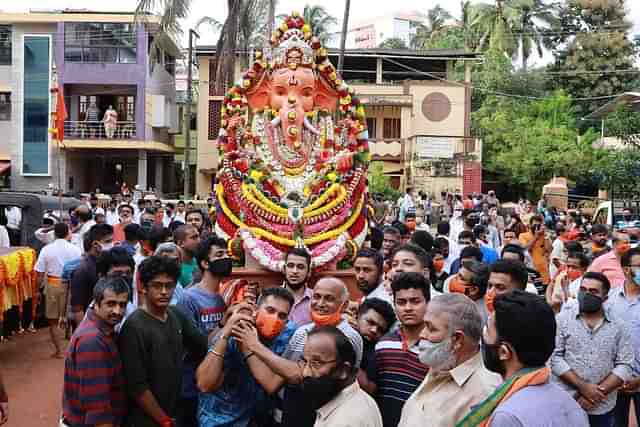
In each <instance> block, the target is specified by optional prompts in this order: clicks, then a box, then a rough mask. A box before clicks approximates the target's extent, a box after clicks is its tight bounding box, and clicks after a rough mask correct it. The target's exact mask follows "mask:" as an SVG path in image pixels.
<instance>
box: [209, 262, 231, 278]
mask: <svg viewBox="0 0 640 427" xmlns="http://www.w3.org/2000/svg"><path fill="white" fill-rule="evenodd" d="M231 270H233V260H232V259H231V258H220V259H217V260H215V261H209V273H211V274H213V275H214V276H219V277H229V276H231Z"/></svg>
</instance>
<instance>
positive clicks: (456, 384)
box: [399, 294, 501, 427]
mask: <svg viewBox="0 0 640 427" xmlns="http://www.w3.org/2000/svg"><path fill="white" fill-rule="evenodd" d="M424 324H425V327H424V329H423V330H422V333H421V335H420V338H421V339H422V340H421V341H420V345H419V348H420V355H419V358H420V362H421V363H423V364H425V365H426V366H428V367H429V368H430V371H429V373H428V374H427V376H426V378H425V379H424V381H423V382H422V384H420V386H419V387H418V388H417V389H416V391H415V392H413V394H412V395H411V397H410V398H409V400H407V402H406V403H405V404H404V407H403V409H402V418H401V419H400V424H399V427H413V426H417V425H421V426H425V427H445V426H451V425H455V423H457V422H458V421H460V420H461V419H462V418H464V416H465V415H466V414H467V413H468V412H469V410H470V409H471V407H473V406H475V405H477V404H478V403H480V402H482V401H483V400H484V399H486V398H487V397H488V396H489V395H490V394H491V393H492V392H493V391H494V390H495V388H496V387H497V386H498V385H499V384H500V382H501V381H500V376H499V375H497V374H495V373H492V372H490V371H489V370H487V369H486V368H485V367H484V364H483V363H482V355H481V354H480V335H481V334H482V321H481V316H480V313H479V312H478V309H477V307H476V304H475V303H474V302H473V301H472V300H471V299H470V298H468V297H466V296H464V295H461V294H444V295H438V296H436V297H434V298H433V299H432V300H431V301H430V302H429V305H428V306H427V311H426V313H425V315H424Z"/></svg>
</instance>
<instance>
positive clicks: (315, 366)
mask: <svg viewBox="0 0 640 427" xmlns="http://www.w3.org/2000/svg"><path fill="white" fill-rule="evenodd" d="M337 361H338V359H333V360H324V361H322V360H305V359H300V360H298V362H297V363H298V367H300V370H301V371H302V370H303V369H304V368H306V367H307V366H309V368H310V369H311V370H312V371H314V372H318V371H319V370H320V369H322V367H323V366H326V365H328V364H330V363H335V362H337Z"/></svg>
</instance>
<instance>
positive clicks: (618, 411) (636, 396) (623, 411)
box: [613, 392, 640, 427]
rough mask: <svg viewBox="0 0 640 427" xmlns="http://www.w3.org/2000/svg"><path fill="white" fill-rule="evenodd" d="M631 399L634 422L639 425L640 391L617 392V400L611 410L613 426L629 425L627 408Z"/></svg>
mask: <svg viewBox="0 0 640 427" xmlns="http://www.w3.org/2000/svg"><path fill="white" fill-rule="evenodd" d="M632 400H633V407H634V409H635V410H636V422H637V424H638V425H640V393H623V392H618V400H617V401H616V407H615V409H614V410H613V413H614V419H615V424H614V425H615V427H629V408H630V407H631V401H632Z"/></svg>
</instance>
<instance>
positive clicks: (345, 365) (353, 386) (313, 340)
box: [300, 326, 382, 427]
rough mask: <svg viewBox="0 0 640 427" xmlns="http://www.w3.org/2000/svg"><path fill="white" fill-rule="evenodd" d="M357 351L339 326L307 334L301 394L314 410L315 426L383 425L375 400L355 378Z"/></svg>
mask: <svg viewBox="0 0 640 427" xmlns="http://www.w3.org/2000/svg"><path fill="white" fill-rule="evenodd" d="M356 365H357V352H356V350H355V349H354V348H353V345H352V344H351V342H350V341H349V339H348V338H347V337H346V336H345V335H344V333H342V332H341V331H340V330H339V329H337V328H336V327H333V326H324V327H320V328H317V329H314V330H313V331H311V332H310V333H309V336H308V338H307V342H306V344H305V346H304V355H303V357H302V359H301V360H300V366H301V367H302V376H303V380H302V394H303V396H304V397H305V398H306V399H307V400H308V401H309V402H311V406H312V407H313V408H314V410H315V411H316V413H317V418H316V422H315V424H314V427H352V426H359V427H382V419H381V417H380V411H379V410H378V407H377V406H376V402H375V401H374V400H373V399H372V398H371V397H370V396H369V395H368V394H367V393H365V392H364V391H363V390H362V389H361V388H360V386H359V385H358V382H357V381H356V372H357V368H356Z"/></svg>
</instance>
